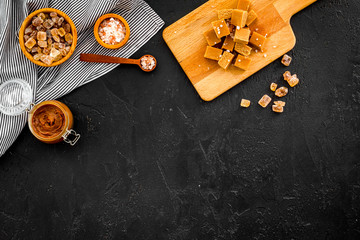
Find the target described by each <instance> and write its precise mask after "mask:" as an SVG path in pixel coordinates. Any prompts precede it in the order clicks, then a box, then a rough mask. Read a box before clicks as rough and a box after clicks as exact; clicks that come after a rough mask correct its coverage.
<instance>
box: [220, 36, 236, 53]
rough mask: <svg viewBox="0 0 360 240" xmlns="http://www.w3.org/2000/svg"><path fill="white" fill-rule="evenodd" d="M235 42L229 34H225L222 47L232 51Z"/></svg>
mask: <svg viewBox="0 0 360 240" xmlns="http://www.w3.org/2000/svg"><path fill="white" fill-rule="evenodd" d="M234 46H235V42H234V40H233V39H232V37H230V36H226V38H225V41H224V43H223V45H222V47H221V48H222V49H225V50H229V51H230V52H232V51H233V50H234Z"/></svg>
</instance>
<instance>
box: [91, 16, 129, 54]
mask: <svg viewBox="0 0 360 240" xmlns="http://www.w3.org/2000/svg"><path fill="white" fill-rule="evenodd" d="M108 18H116V19H119V20H120V21H121V22H122V23H123V24H124V25H125V30H126V33H125V38H124V40H122V41H121V42H120V43H118V44H114V45H111V44H106V43H104V42H103V41H102V40H101V38H100V36H99V26H100V24H101V23H102V22H103V21H104V20H105V19H108ZM94 35H95V39H96V41H97V42H98V43H100V45H101V46H103V47H105V48H108V49H117V48H120V47H122V46H124V45H125V44H126V43H127V41H128V40H129V37H130V27H129V24H128V23H127V22H126V20H125V19H124V18H123V17H121V16H119V15H117V14H114V13H109V14H105V15H103V16H101V17H100V18H99V19H98V20H97V21H96V23H95V26H94Z"/></svg>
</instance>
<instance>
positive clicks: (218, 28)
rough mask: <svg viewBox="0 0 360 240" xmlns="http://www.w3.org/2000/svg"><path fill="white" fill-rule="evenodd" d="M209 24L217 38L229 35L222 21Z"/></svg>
mask: <svg viewBox="0 0 360 240" xmlns="http://www.w3.org/2000/svg"><path fill="white" fill-rule="evenodd" d="M211 24H212V26H213V29H214V31H215V34H216V36H217V37H218V38H222V37H225V36H227V35H230V30H229V27H228V26H227V24H226V22H225V20H224V19H220V20H217V21H214V22H212V23H211ZM65 40H66V35H65Z"/></svg>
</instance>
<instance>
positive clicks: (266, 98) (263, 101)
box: [258, 94, 271, 108]
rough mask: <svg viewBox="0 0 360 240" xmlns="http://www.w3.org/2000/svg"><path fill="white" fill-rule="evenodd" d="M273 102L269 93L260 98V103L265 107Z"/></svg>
mask: <svg viewBox="0 0 360 240" xmlns="http://www.w3.org/2000/svg"><path fill="white" fill-rule="evenodd" d="M270 102H271V97H269V96H268V95H266V94H265V95H264V96H263V97H262V98H261V99H260V100H259V102H258V103H259V105H260V106H262V107H263V108H266V107H267V105H269V103H270Z"/></svg>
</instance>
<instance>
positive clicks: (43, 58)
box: [40, 55, 54, 65]
mask: <svg viewBox="0 0 360 240" xmlns="http://www.w3.org/2000/svg"><path fill="white" fill-rule="evenodd" d="M40 60H41V61H42V62H43V63H45V64H46V65H51V64H52V62H53V61H54V59H53V58H52V57H50V56H49V55H42V56H41V57H40Z"/></svg>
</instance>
